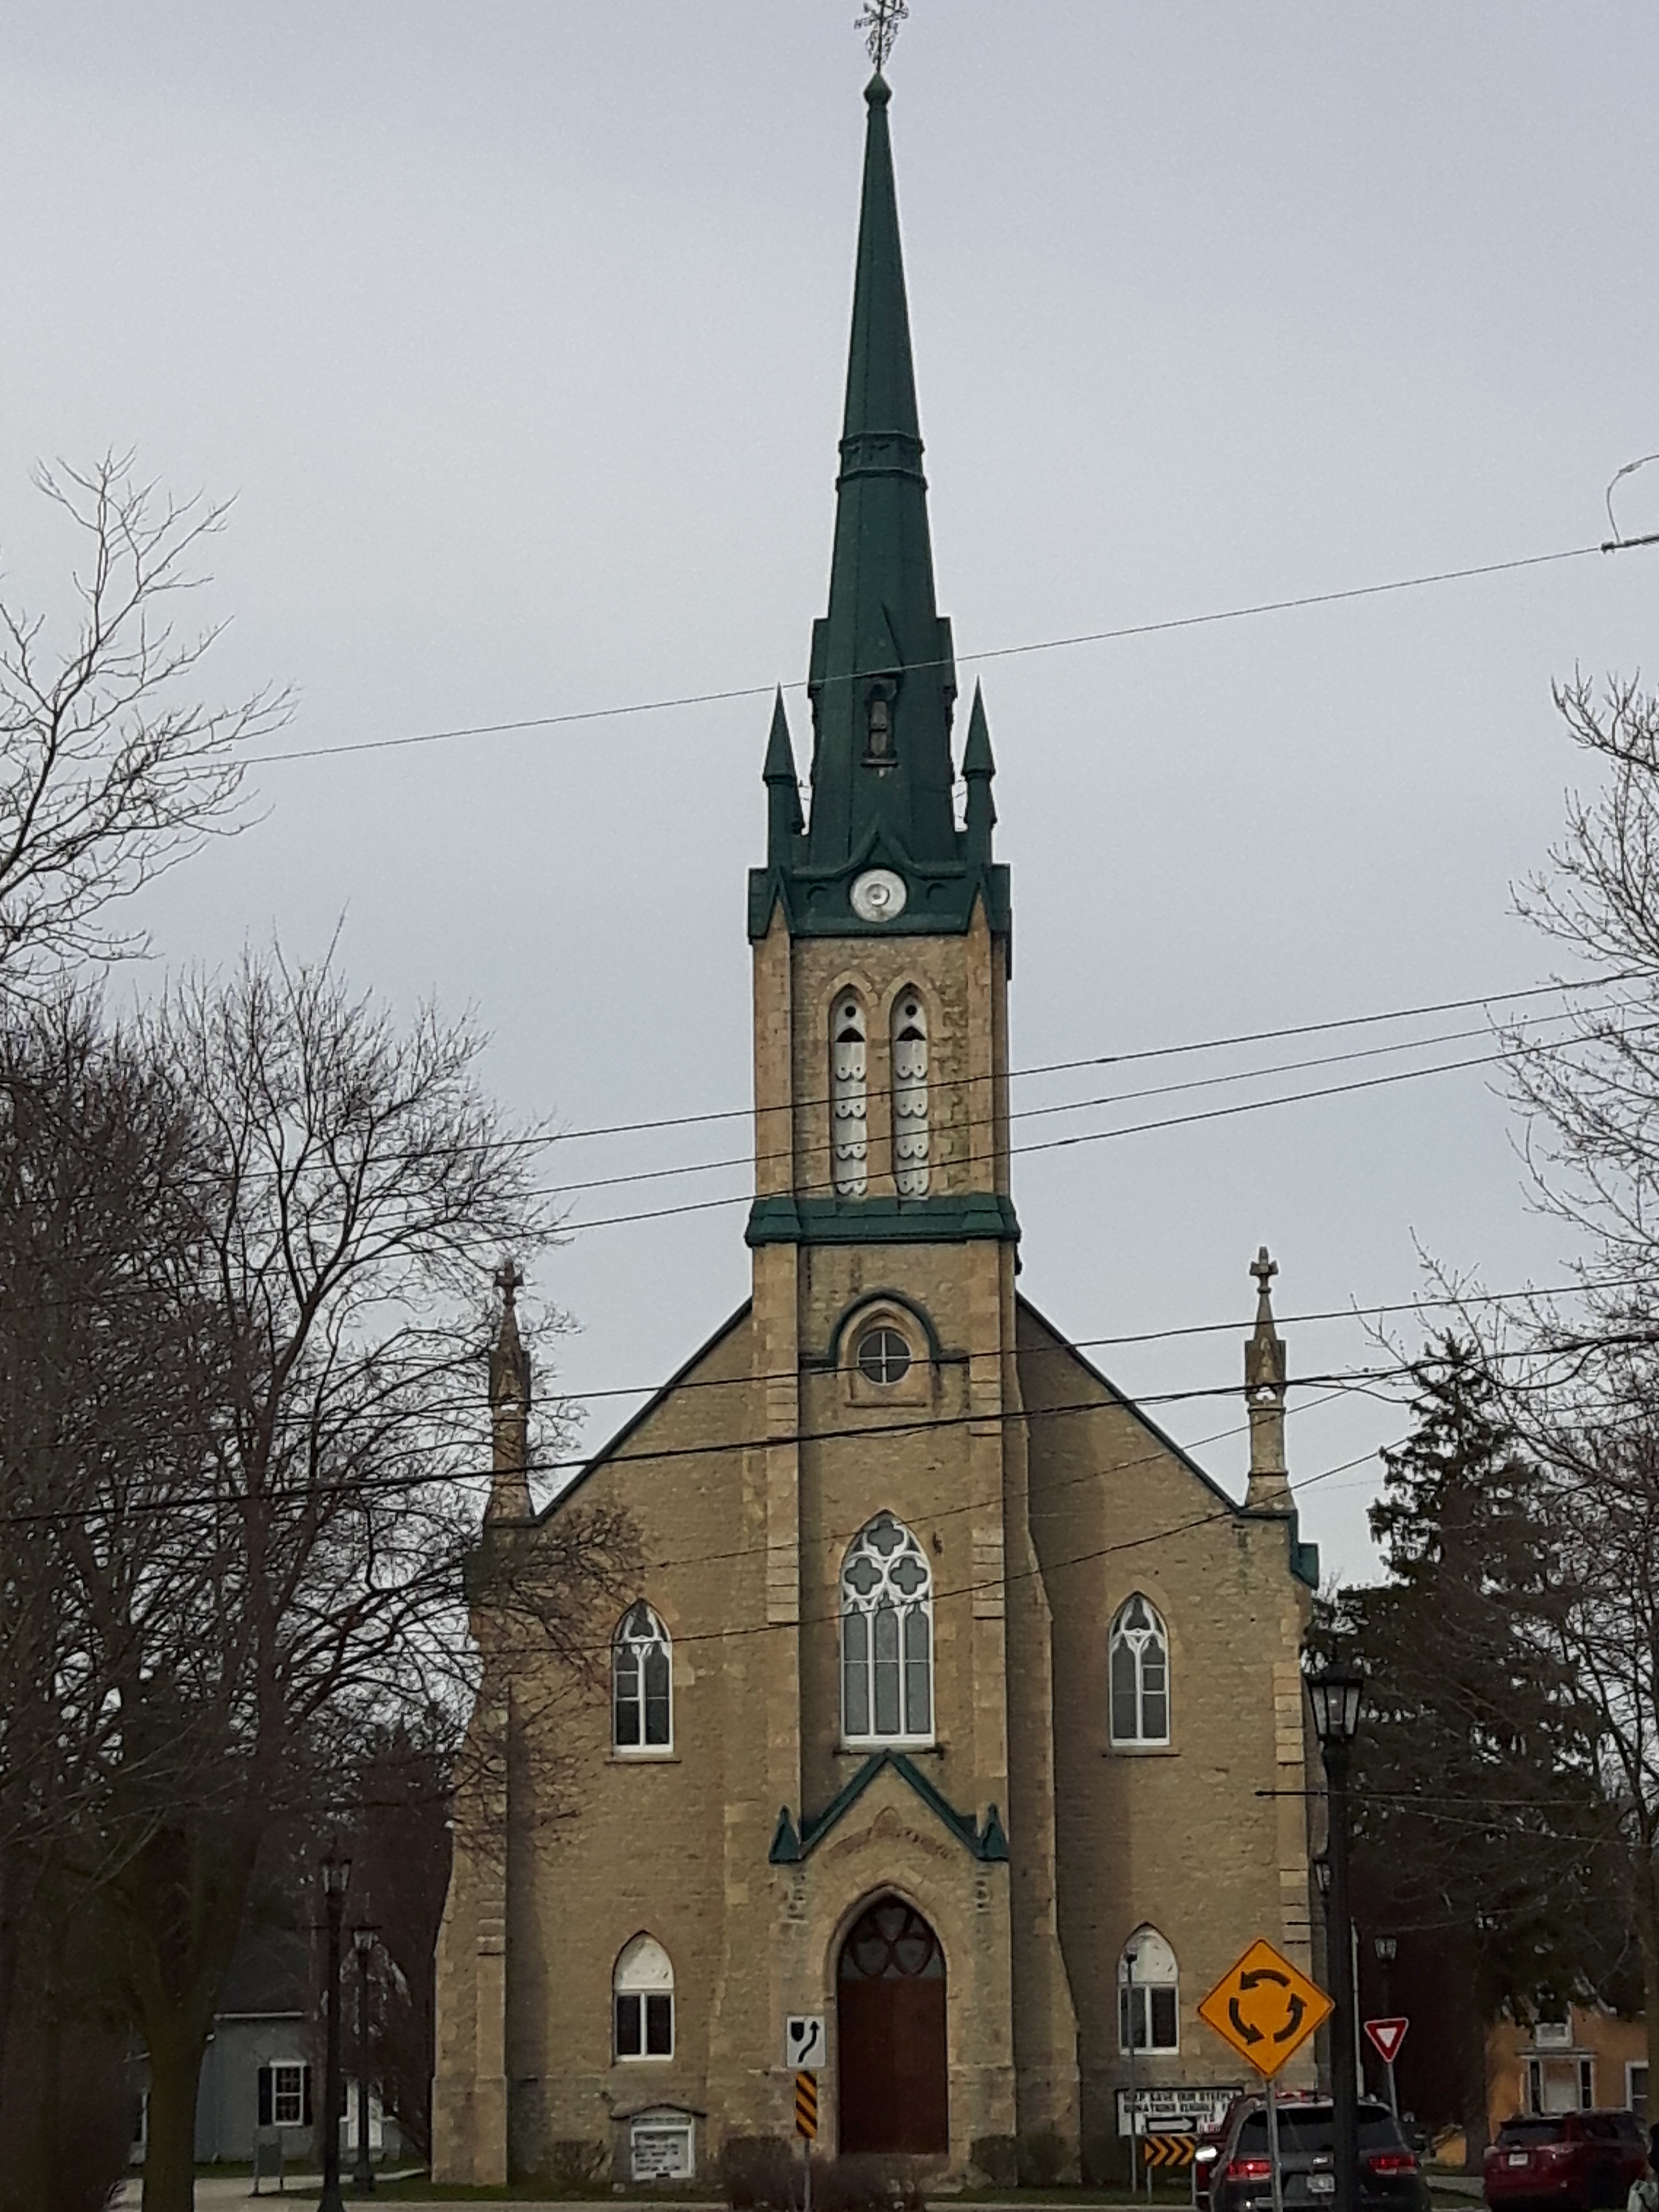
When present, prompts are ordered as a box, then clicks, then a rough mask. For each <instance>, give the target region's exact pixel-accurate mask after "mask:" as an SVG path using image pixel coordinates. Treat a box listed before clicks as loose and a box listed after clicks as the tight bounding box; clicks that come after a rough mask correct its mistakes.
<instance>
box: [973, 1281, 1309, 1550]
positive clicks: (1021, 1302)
mask: <svg viewBox="0 0 1659 2212" xmlns="http://www.w3.org/2000/svg"><path fill="white" fill-rule="evenodd" d="M1017 1303H1018V1309H1019V1316H1020V1319H1021V1321H1022V1322H1029V1323H1030V1324H1031V1325H1033V1326H1034V1327H1036V1328H1039V1329H1041V1330H1042V1334H1044V1335H1045V1336H1046V1337H1047V1338H1048V1340H1049V1343H1050V1344H1051V1345H1052V1346H1053V1347H1054V1350H1056V1351H1058V1352H1064V1353H1065V1354H1066V1357H1067V1358H1068V1359H1070V1360H1071V1361H1072V1362H1073V1364H1074V1365H1075V1366H1076V1368H1077V1369H1078V1370H1079V1373H1080V1374H1082V1375H1084V1376H1087V1377H1088V1379H1089V1381H1090V1382H1091V1383H1094V1384H1095V1385H1096V1386H1097V1388H1098V1389H1102V1390H1103V1391H1104V1392H1105V1394H1106V1398H1107V1401H1108V1402H1109V1404H1111V1405H1114V1406H1116V1407H1120V1408H1121V1410H1122V1411H1123V1412H1124V1413H1127V1414H1129V1415H1130V1416H1131V1417H1132V1418H1133V1419H1134V1420H1135V1421H1137V1422H1138V1423H1139V1425H1140V1426H1141V1427H1142V1428H1143V1429H1145V1430H1146V1433H1147V1434H1148V1436H1150V1437H1152V1438H1153V1439H1154V1441H1155V1442H1157V1443H1159V1444H1161V1445H1162V1446H1163V1447H1164V1449H1165V1450H1166V1451H1167V1452H1168V1453H1169V1455H1170V1457H1171V1458H1172V1459H1173V1460H1175V1461H1176V1462H1177V1463H1178V1464H1179V1465H1180V1466H1181V1467H1182V1468H1184V1469H1185V1471H1186V1472H1187V1473H1188V1474H1190V1475H1191V1476H1192V1477H1193V1479H1194V1481H1196V1482H1199V1483H1201V1484H1202V1485H1203V1486H1204V1488H1205V1489H1206V1491H1207V1492H1209V1494H1210V1496H1211V1497H1212V1498H1214V1499H1215V1500H1216V1501H1217V1503H1218V1504H1219V1505H1220V1506H1221V1507H1223V1508H1224V1509H1225V1511H1226V1512H1227V1513H1229V1514H1231V1515H1232V1516H1234V1517H1235V1518H1236V1519H1237V1520H1240V1521H1260V1520H1268V1519H1273V1520H1279V1521H1283V1522H1285V1527H1286V1530H1287V1533H1288V1536H1289V1541H1290V1565H1291V1573H1292V1574H1293V1575H1294V1576H1295V1577H1296V1578H1297V1581H1298V1582H1302V1583H1306V1584H1307V1585H1308V1587H1309V1588H1310V1589H1315V1588H1316V1587H1317V1585H1318V1582H1319V1547H1318V1546H1317V1545H1316V1544H1304V1542H1303V1541H1301V1539H1300V1537H1299V1536H1298V1534H1297V1516H1296V1515H1295V1514H1294V1513H1290V1514H1285V1512H1283V1511H1282V1510H1279V1511H1276V1512H1268V1511H1264V1510H1262V1509H1261V1508H1260V1507H1256V1506H1252V1505H1249V1504H1242V1503H1241V1502H1240V1501H1239V1500H1238V1499H1237V1498H1234V1497H1233V1496H1232V1495H1231V1492H1227V1491H1225V1490H1224V1489H1223V1488H1222V1486H1221V1485H1220V1484H1219V1483H1218V1481H1217V1480H1215V1478H1214V1476H1213V1475H1211V1474H1206V1472H1205V1470H1204V1468H1201V1467H1200V1465H1199V1463H1198V1462H1197V1461H1196V1460H1195V1459H1194V1457H1193V1455H1192V1454H1191V1453H1190V1452H1189V1451H1188V1450H1187V1449H1185V1447H1184V1446H1183V1445H1182V1444H1179V1443H1176V1440H1175V1438H1174V1437H1172V1436H1170V1434H1169V1432H1168V1431H1167V1430H1164V1429H1162V1428H1160V1427H1159V1426H1158V1423H1157V1422H1156V1421H1155V1420H1153V1419H1152V1415H1151V1414H1150V1413H1146V1411H1145V1410H1144V1408H1142V1407H1139V1406H1138V1405H1136V1403H1135V1401H1134V1400H1133V1398H1131V1397H1130V1396H1129V1395H1128V1394H1127V1391H1124V1390H1120V1389H1119V1388H1118V1386H1117V1384H1116V1383H1114V1382H1113V1380H1112V1378H1111V1376H1109V1375H1106V1374H1103V1372H1102V1370H1100V1369H1099V1368H1098V1367H1097V1366H1096V1365H1095V1364H1094V1362H1093V1361H1092V1360H1091V1359H1090V1358H1086V1357H1085V1355H1084V1354H1083V1353H1082V1352H1079V1350H1078V1348H1077V1346H1075V1345H1074V1344H1073V1343H1072V1341H1071V1340H1070V1339H1069V1338H1068V1337H1066V1336H1063V1335H1062V1334H1060V1330H1059V1329H1057V1328H1055V1327H1054V1323H1053V1322H1051V1321H1050V1320H1049V1319H1048V1316H1046V1315H1045V1314H1042V1313H1041V1312H1039V1311H1038V1310H1037V1308H1036V1306H1034V1305H1033V1304H1031V1301H1030V1298H1028V1297H1024V1296H1022V1297H1019V1298H1018V1301H1017ZM1025 1349H1026V1347H1025V1346H1024V1345H1022V1346H1020V1350H1021V1352H1022V1353H1023V1352H1024V1350H1025ZM1028 1410H1029V1412H1030V1414H1031V1416H1032V1418H1033V1419H1038V1418H1040V1417H1041V1415H1042V1412H1043V1410H1044V1409H1043V1407H1042V1404H1041V1403H1040V1402H1030V1403H1029V1404H1028Z"/></svg>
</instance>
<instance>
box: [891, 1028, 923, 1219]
mask: <svg viewBox="0 0 1659 2212" xmlns="http://www.w3.org/2000/svg"><path fill="white" fill-rule="evenodd" d="M893 1173H894V1176H895V1178H896V1182H897V1183H898V1194H899V1196H900V1197H901V1198H926V1197H927V1008H926V1007H925V1006H923V1005H922V1003H921V993H920V992H919V991H901V992H900V994H899V995H898V1000H897V1002H896V1005H895V1006H894V1008H893Z"/></svg>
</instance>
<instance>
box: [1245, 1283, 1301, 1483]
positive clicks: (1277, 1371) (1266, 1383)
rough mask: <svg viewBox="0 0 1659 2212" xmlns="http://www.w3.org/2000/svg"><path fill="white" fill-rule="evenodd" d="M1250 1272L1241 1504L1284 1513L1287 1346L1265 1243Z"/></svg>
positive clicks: (1288, 1477)
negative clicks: (1245, 1484)
mask: <svg viewBox="0 0 1659 2212" xmlns="http://www.w3.org/2000/svg"><path fill="white" fill-rule="evenodd" d="M1250 1273H1252V1274H1253V1275H1254V1276H1255V1282H1256V1302H1255V1329H1254V1330H1253V1332H1252V1333H1251V1334H1250V1335H1249V1337H1247V1338H1246V1339H1245V1342H1244V1398H1245V1403H1246V1405H1247V1406H1248V1407H1249V1415H1250V1486H1249V1492H1247V1494H1246V1498H1245V1503H1246V1504H1249V1505H1253V1506H1255V1507H1256V1508H1257V1509H1258V1510H1261V1511H1262V1512H1267V1513H1289V1512H1291V1510H1293V1508H1292V1501H1291V1479H1290V1475H1289V1474H1288V1473H1287V1472H1286V1469H1285V1375H1286V1372H1287V1368H1286V1351H1285V1340H1284V1338H1283V1337H1282V1336H1281V1335H1280V1334H1279V1324H1278V1323H1277V1322H1275V1321H1274V1319H1273V1277H1274V1276H1275V1275H1276V1274H1277V1273H1279V1262H1278V1261H1276V1260H1273V1259H1272V1258H1270V1257H1269V1255H1268V1252H1267V1246H1266V1245H1265V1244H1264V1245H1263V1246H1262V1247H1261V1250H1260V1251H1259V1252H1258V1253H1257V1254H1256V1255H1255V1259H1254V1260H1253V1261H1251V1262H1250Z"/></svg>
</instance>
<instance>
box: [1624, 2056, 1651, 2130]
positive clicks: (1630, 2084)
mask: <svg viewBox="0 0 1659 2212" xmlns="http://www.w3.org/2000/svg"><path fill="white" fill-rule="evenodd" d="M1638 2074H1639V2075H1641V2077H1642V2101H1641V2103H1640V2104H1639V2105H1638V2103H1637V2101H1636V2077H1637V2075H1638ZM1625 2110H1626V2112H1635V2113H1637V2114H1638V2116H1639V2117H1640V2118H1642V2119H1643V2120H1644V2121H1645V2120H1646V2119H1647V2117H1648V2062H1647V2060H1646V2059H1645V2058H1627V2059H1626V2061H1625Z"/></svg>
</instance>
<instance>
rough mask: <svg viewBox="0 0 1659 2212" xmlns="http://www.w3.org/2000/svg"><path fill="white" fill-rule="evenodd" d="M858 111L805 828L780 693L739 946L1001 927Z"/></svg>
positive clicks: (887, 221) (899, 314)
mask: <svg viewBox="0 0 1659 2212" xmlns="http://www.w3.org/2000/svg"><path fill="white" fill-rule="evenodd" d="M864 96H865V100H866V103H867V106H868V119H867V123H866V137H865V149H864V185H863V198H862V204H861V208H860V218H859V243H858V259H857V268H856V273H855V276H854V289H853V333H852V343H851V346H850V349H849V352H848V367H847V404H846V410H845V414H844V416H843V420H842V438H841V468H840V472H839V474H838V476H837V477H836V534H835V545H834V550H833V553H832V556H831V559H830V568H829V611H828V612H827V613H826V614H825V615H824V616H823V617H822V618H821V619H820V620H819V621H817V622H816V623H814V624H813V625H812V654H811V669H810V672H809V676H808V680H807V693H808V696H809V698H810V700H811V710H812V773H811V800H810V805H809V807H808V809H807V811H806V812H805V815H803V813H802V811H801V805H800V796H799V785H798V782H797V780H796V774H795V757H794V747H793V741H792V739H791V736H790V731H789V722H788V717H787V714H786V713H785V710H784V705H783V698H782V695H781V693H780V695H779V697H778V701H777V704H776V707H775V709H774V712H773V716H772V730H771V737H770V741H769V744H768V746H767V752H766V765H765V769H764V771H763V777H764V781H765V783H766V787H767V800H768V806H767V812H768V849H767V865H766V866H765V867H764V868H757V869H755V870H753V871H752V872H751V873H750V888H749V933H750V936H751V937H756V938H758V937H763V936H764V935H765V934H766V933H767V931H768V929H769V927H771V924H772V919H773V915H774V914H775V911H776V909H777V907H778V905H779V903H780V902H781V904H782V907H783V909H784V914H785V916H786V919H787V924H788V927H789V929H790V931H791V933H793V934H794V935H797V936H800V935H807V936H858V935H862V934H865V933H871V932H875V933H898V934H910V933H918V934H920V933H957V932H960V931H963V930H965V929H966V928H967V927H969V921H970V920H971V918H972V915H973V912H974V908H975V902H976V900H980V899H982V900H983V902H984V906H985V910H986V915H987V920H988V921H989V924H990V927H991V929H992V932H993V933H994V934H995V935H997V936H1000V937H1006V934H1007V931H1008V926H1009V913H1008V872H1007V870H1006V868H1002V867H999V866H995V865H994V863H993V861H992V859H991V831H992V827H993V824H994V822H995V819H996V810H995V807H994V805H993V803H992V799H991V779H992V777H993V775H994V773H995V769H994V763H993V760H992V757H991V736H990V729H989V726H988V725H987V720H986V717H985V709H984V705H983V702H981V698H980V696H979V695H978V693H977V691H975V697H974V704H973V711H972V713H971V714H970V716H969V727H968V736H967V741H966V744H965V745H964V747H963V755H962V774H963V779H964V781H965V782H966V784H967V797H966V803H965V807H964V812H963V826H962V827H961V828H960V829H958V828H957V823H956V813H955V806H954V800H953V786H954V769H953V764H952V757H951V729H952V722H953V718H954V714H955V708H956V697H957V676H956V661H955V654H954V649H953V647H952V644H951V625H950V623H949V621H948V619H947V618H946V617H944V616H943V615H941V614H940V613H939V603H938V599H937V597H936V594H935V592H934V586H933V542H932V538H931V536H930V533H929V529H928V520H927V477H925V476H924V475H923V474H922V467H921V457H922V442H921V420H920V417H919V415H918V412H917V407H916V381H915V365H914V362H913V361H912V357H911V350H910V317H909V309H908V303H907V300H906V295H905V286H904V263H903V256H902V252H901V251H900V246H899V221H898V196H897V192H896V188H895V185H894V181H893V152H892V143H891V140H890V136H889V133H888V126H887V109H888V103H889V101H890V99H891V97H892V94H891V93H890V89H889V88H888V84H887V81H886V79H885V78H884V76H882V74H881V71H880V70H879V69H878V70H877V72H876V74H875V76H873V77H872V78H871V80H870V82H869V85H868V86H867V87H866V91H865V95H864Z"/></svg>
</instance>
